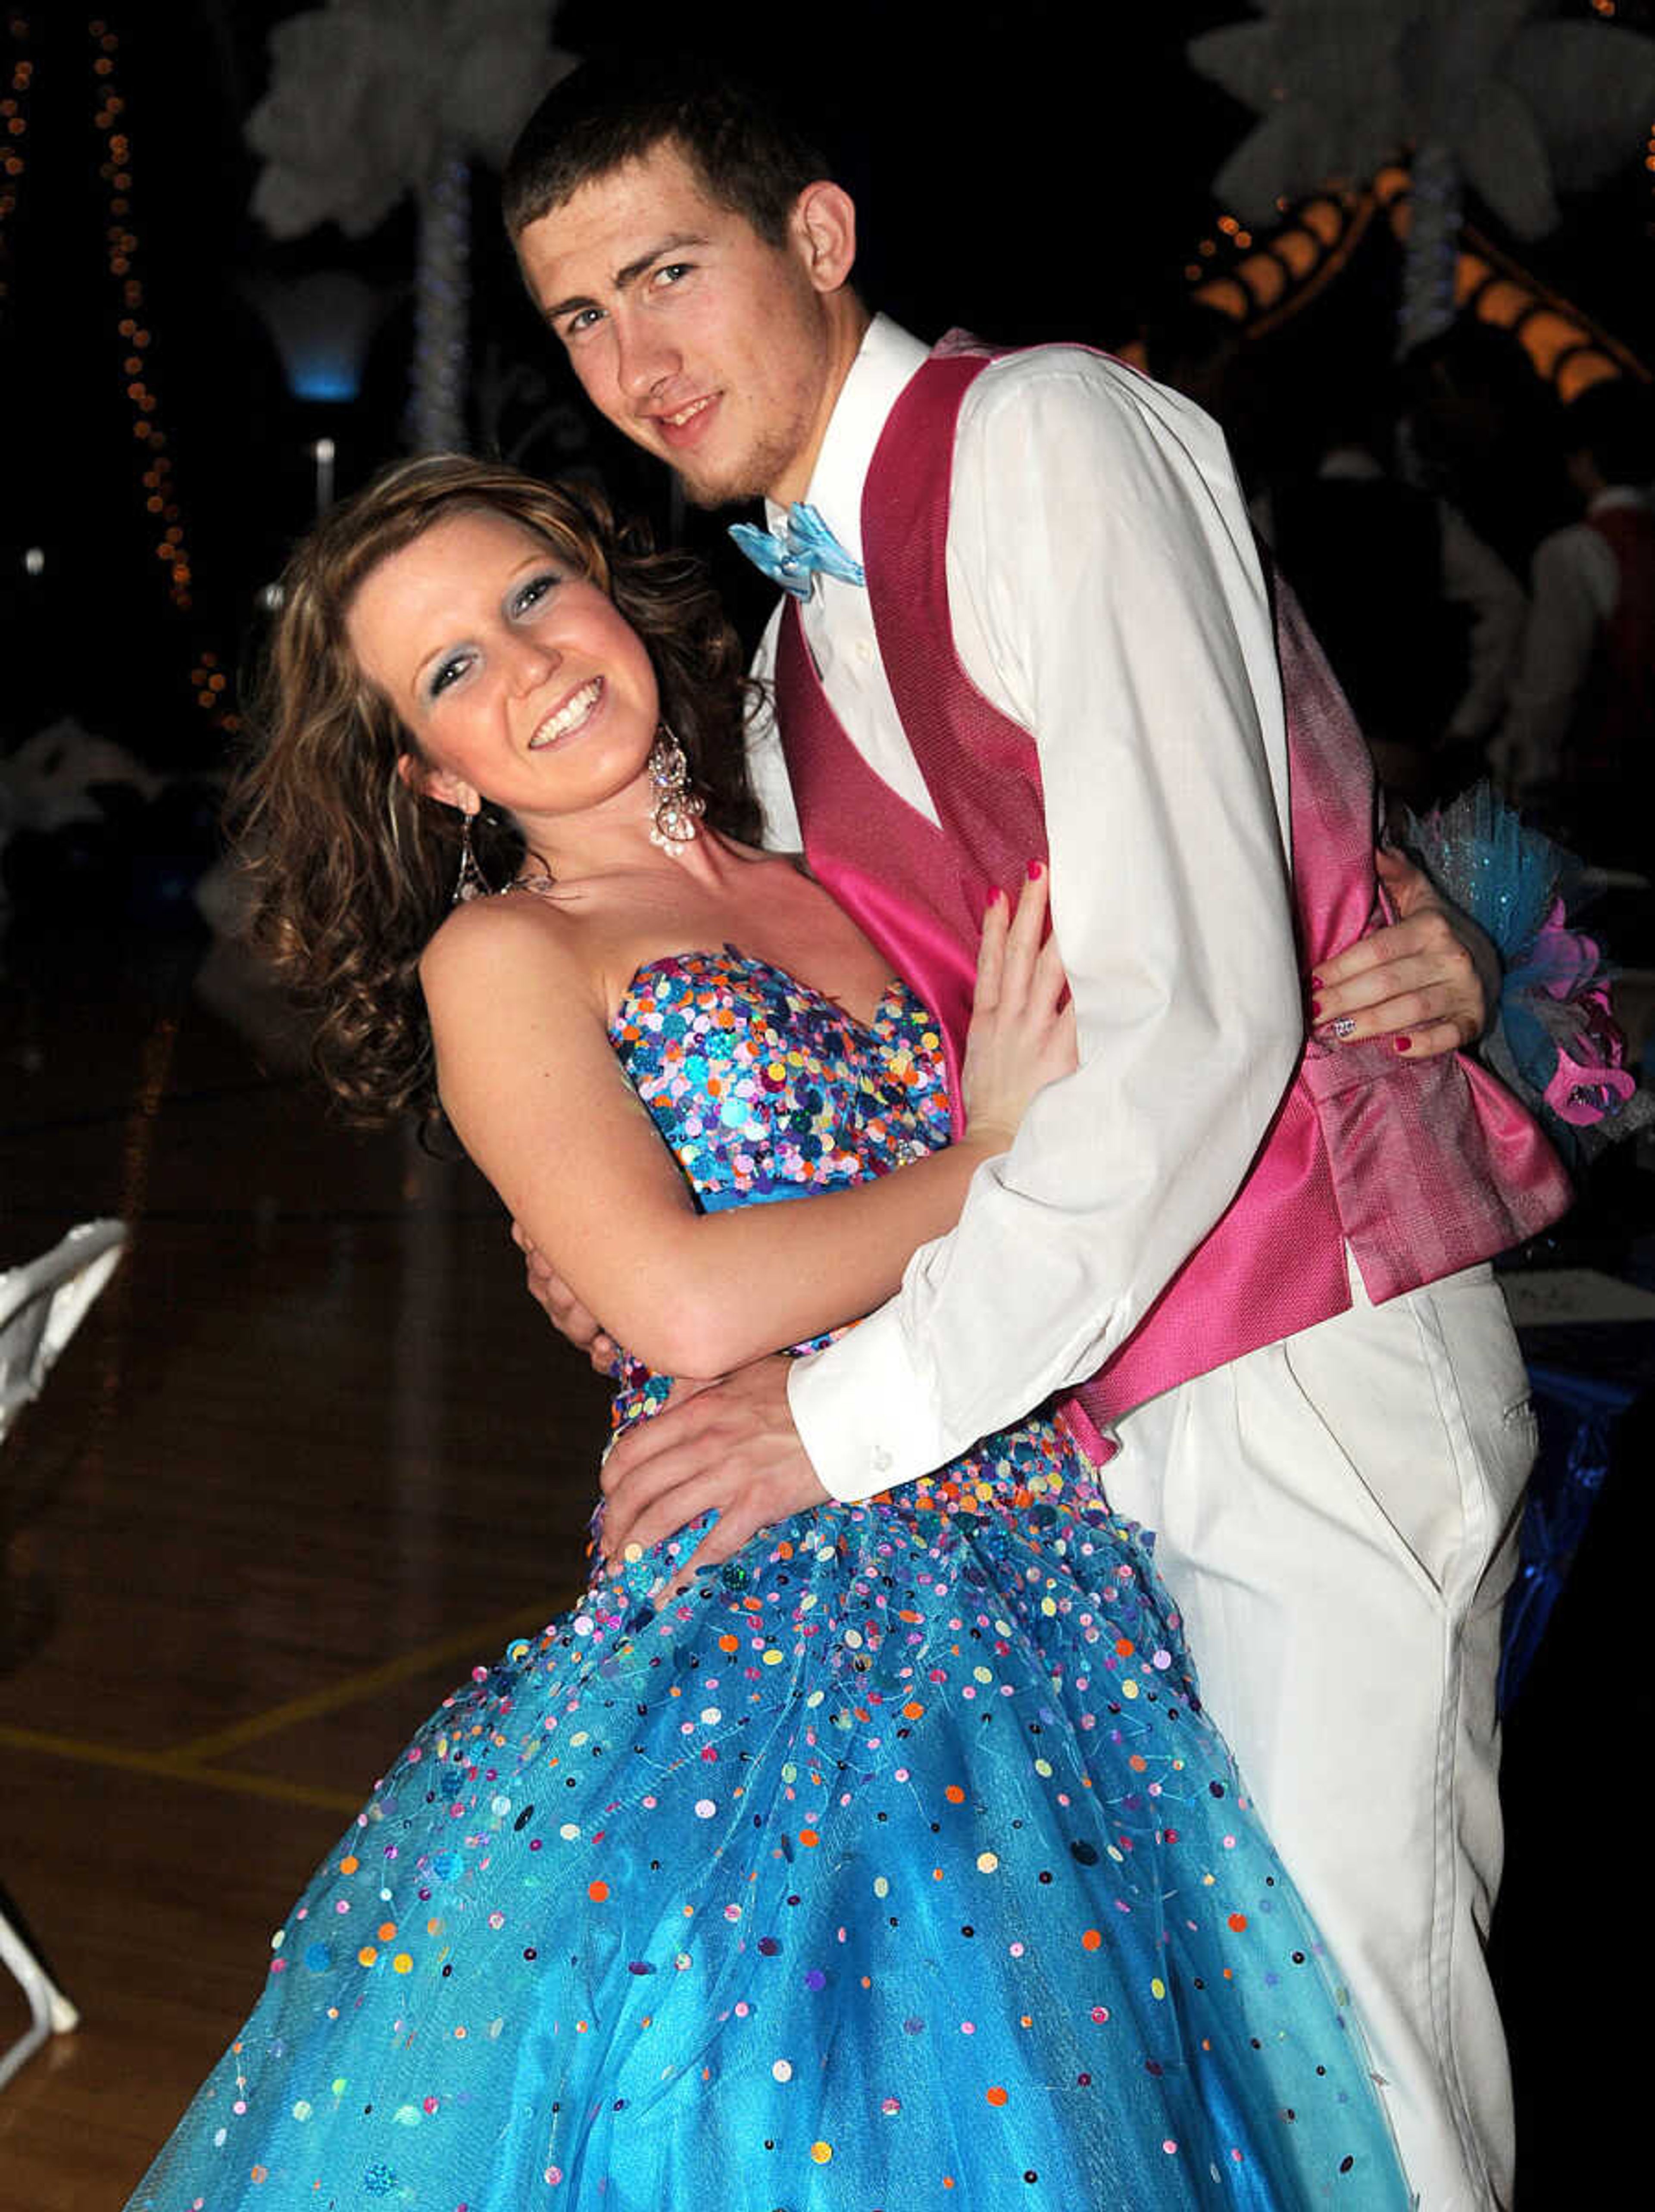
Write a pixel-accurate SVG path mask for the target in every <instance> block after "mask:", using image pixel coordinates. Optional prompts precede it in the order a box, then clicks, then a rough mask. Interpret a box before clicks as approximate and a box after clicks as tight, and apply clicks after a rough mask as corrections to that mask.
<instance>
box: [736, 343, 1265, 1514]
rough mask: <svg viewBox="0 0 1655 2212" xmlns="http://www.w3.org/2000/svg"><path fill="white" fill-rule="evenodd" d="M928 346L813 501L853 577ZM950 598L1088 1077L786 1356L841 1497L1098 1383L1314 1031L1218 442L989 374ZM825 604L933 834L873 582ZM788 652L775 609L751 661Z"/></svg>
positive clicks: (1136, 381) (808, 619)
mask: <svg viewBox="0 0 1655 2212" xmlns="http://www.w3.org/2000/svg"><path fill="white" fill-rule="evenodd" d="M924 356H925V349H924V347H923V346H921V345H919V344H918V343H917V342H916V341H915V340H914V339H912V338H911V337H908V336H907V335H906V333H904V332H903V331H900V330H898V329H897V328H896V327H895V325H893V324H891V323H889V322H888V321H886V320H885V319H882V318H881V319H876V320H875V322H874V323H873V325H871V327H870V330H869V332H868V335H867V337H866V339H865V341H864V345H863V347H862V349H861V352H860V354H859V355H858V359H857V361H856V362H855V364H854V365H853V367H852V370H851V373H850V375H849V377H848V378H847V380H846V384H845V386H844V389H843V391H842V392H841V393H840V399H839V402H838V404H837V406H836V408H835V410H834V416H833V419H832V422H830V424H829V426H828V430H827V437H826V439H825V441H824V443H823V447H822V450H821V455H820V457H819V459H818V462H817V465H816V469H815V475H814V476H813V477H812V479H811V483H810V487H809V494H808V496H809V501H810V502H811V503H812V504H813V505H814V506H815V507H817V508H819V509H820V511H821V514H822V515H823V517H824V519H825V520H826V521H827V524H828V526H829V527H830V528H831V529H832V530H833V531H834V534H835V535H836V536H837V537H838V538H839V539H840V543H841V544H843V545H844V546H845V547H846V550H848V551H850V552H851V553H852V554H853V555H854V556H856V557H858V559H860V558H861V557H862V550H863V549H862V532H861V502H862V492H863V485H864V478H865V477H866V473H867V470H868V465H869V463H870V459H871V458H872V455H873V451H874V447H875V446H876V443H877V441H878V438H879V435H880V433H881V431H882V428H883V427H884V423H885V421H886V417H887V416H888V414H889V412H890V410H891V407H892V405H893V404H894V402H895V400H896V398H897V397H898V395H899V393H900V391H901V390H902V387H903V386H904V385H905V384H906V382H907V380H908V379H909V377H910V376H911V375H912V373H913V371H914V370H915V368H918V365H919V363H920V362H921V361H922V360H923V359H924ZM771 520H772V521H773V522H775V521H776V520H779V515H778V514H777V513H775V512H773V513H772V516H771ZM948 580H949V596H950V599H951V603H952V611H953V620H954V633H955V634H954V639H953V641H952V649H956V650H957V652H958V654H959V658H960V659H961V663H962V665H963V666H964V668H965V671H966V672H967V675H968V676H969V677H970V678H971V679H972V681H973V683H974V684H976V685H977V686H978V688H979V690H981V691H982V692H983V694H984V696H985V697H986V698H987V699H988V700H989V701H990V702H991V703H992V704H993V705H994V706H995V707H997V708H998V709H999V710H1000V711H1001V712H1002V713H1003V714H1006V715H1008V716H1009V718H1010V719H1011V720H1013V721H1015V722H1016V723H1018V724H1020V725H1021V726H1022V727H1023V728H1025V729H1027V730H1028V731H1029V732H1030V733H1031V734H1032V736H1033V737H1034V741H1035V743H1036V744H1037V746H1038V749H1039V753H1040V772H1041V777H1042V781H1043V786H1044V791H1045V799H1046V826H1047V832H1048V836H1049V840H1050V853H1051V860H1052V918H1053V926H1054V928H1055V931H1056V934H1057V938H1058V945H1059V946H1060V947H1061V950H1062V952H1063V956H1064V966H1065V968H1066V969H1067V971H1068V974H1069V977H1070V984H1071V987H1072V988H1073V992H1074V996H1075V1002H1076V1012H1077V1016H1078V1025H1079V1034H1080V1053H1081V1066H1080V1067H1079V1069H1078V1071H1077V1072H1076V1073H1075V1074H1074V1075H1072V1076H1070V1077H1069V1078H1067V1079H1065V1080H1064V1081H1063V1082H1062V1083H1059V1084H1055V1085H1052V1086H1051V1087H1050V1088H1049V1089H1048V1090H1047V1091H1045V1092H1043V1093H1042V1094H1041V1096H1040V1097H1039V1098H1038V1099H1037V1100H1036V1101H1035V1103H1034V1105H1033V1106H1032V1108H1031V1109H1030V1110H1029V1113H1028V1116H1027V1117H1026V1119H1025V1121H1024V1122H1023V1125H1022V1127H1021V1130H1020V1131H1019V1133H1018V1136H1017V1140H1016V1142H1015V1145H1014V1146H1013V1147H1012V1149H1011V1151H1010V1152H1009V1153H1007V1154H1005V1155H1004V1156H1003V1157H1002V1158H999V1159H997V1160H995V1161H992V1162H990V1163H988V1164H986V1165H985V1166H984V1167H983V1168H982V1169H980V1170H979V1172H978V1174H977V1176H976V1177H975V1179H974V1181H973V1185H972V1188H971V1192H970V1195H969V1198H968V1200H967V1206H966V1208H965V1212H964V1213H963V1215H962V1217H961V1221H960V1224H959V1225H958V1227H957V1228H956V1229H955V1230H954V1231H953V1232H952V1233H951V1234H950V1235H949V1236H947V1237H943V1238H941V1239H940V1240H938V1241H937V1242H936V1243H931V1244H929V1245H927V1246H925V1247H924V1249H921V1250H920V1251H919V1252H918V1253H917V1254H916V1255H914V1257H913V1259H912V1261H911V1262H910V1263H909V1266H908V1268H907V1270H906V1274H905V1277H904V1279H903V1284H902V1287H901V1290H900V1292H899V1294H898V1295H897V1296H896V1297H894V1298H893V1299H892V1300H891V1301H890V1302H889V1303H888V1304H886V1305H884V1306H882V1308H881V1309H880V1310H878V1311H877V1312H876V1313H875V1314H873V1315H871V1316H870V1317H869V1318H868V1319H867V1320H866V1321H864V1322H863V1323H862V1325H861V1326H860V1327H859V1328H856V1329H854V1330H853V1331H852V1332H851V1334H849V1335H847V1336H846V1337H845V1338H843V1339H842V1340H840V1342H839V1343H837V1344H836V1345H834V1346H832V1347H831V1348H830V1349H828V1350H827V1351H826V1352H820V1353H817V1354H815V1356H813V1357H811V1358H807V1359H802V1360H800V1361H798V1362H797V1363H796V1364H795V1366H794V1369H793V1371H792V1375H791V1381H790V1403H791V1410H792V1413H793V1416H794V1419H795V1421H796V1423H797V1427H798V1431H799V1433H800V1436H801V1437H802V1439H803V1443H804V1447H805V1449H806V1450H807V1452H808V1453H809V1456H810V1459H811V1461H812V1462H813V1464H814V1465H815V1468H816V1471H817V1473H818V1474H819V1475H820V1476H821V1480H822V1481H823V1483H824V1484H825V1485H826V1486H827V1489H828V1490H829V1491H830V1492H832V1493H833V1494H834V1496H836V1497H839V1498H860V1497H867V1496H870V1495H871V1494H872V1493H873V1492H876V1491H880V1490H884V1489H888V1488H889V1487H890V1486H893V1485H894V1484H895V1483H898V1482H900V1481H904V1480H908V1479H910V1478H912V1477H913V1476H916V1475H918V1474H924V1473H926V1472H929V1471H930V1470H931V1469H934V1468H938V1467H940V1466H942V1465H943V1463H944V1462H947V1461H948V1460H949V1459H950V1458H952V1457H953V1456H954V1455H955V1454H956V1453H958V1452H960V1451H961V1450H962V1449H965V1447H966V1446H967V1445H968V1444H969V1443H972V1442H973V1441H974V1440H975V1439H976V1438H977V1437H979V1436H982V1435H984V1434H985V1433H987V1432H988V1431H991V1430H994V1429H997V1428H1000V1427H1003V1426H1005V1425H1009V1423H1011V1422H1013V1421H1015V1420H1016V1419H1020V1418H1021V1416H1022V1415H1024V1414H1025V1413H1028V1412H1029V1411H1031V1410H1032V1409H1033V1408H1034V1407H1036V1406H1038V1405H1039V1404H1040V1402H1041V1401H1042V1400H1044V1399H1045V1398H1046V1396H1048V1395H1050V1393H1052V1391H1053V1390H1056V1389H1061V1388H1063V1387H1064V1386H1066V1385H1069V1384H1072V1383H1078V1382H1081V1381H1082V1380H1084V1379H1085V1378H1086V1377H1087V1376H1089V1375H1090V1374H1092V1373H1093V1372H1094V1370H1095V1369H1096V1368H1097V1367H1098V1366H1099V1365H1100V1364H1101V1363H1102V1361H1103V1360H1104V1359H1105V1358H1106V1357H1107V1356H1108V1354H1109V1353H1110V1352H1112V1351H1113V1350H1114V1349H1115V1348H1116V1347H1117V1346H1119V1345H1120V1344H1121V1343H1122V1342H1123V1341H1124V1340H1125V1338H1126V1337H1127V1336H1128V1335H1130V1334H1131V1331H1132V1329H1133V1328H1135V1327H1136V1325H1137V1322H1139V1321H1140V1320H1141V1319H1142V1318H1143V1314H1144V1312H1145V1310H1146V1309H1147V1308H1148V1307H1149V1304H1151V1302H1152V1301H1153V1300H1154V1298H1155V1296H1156V1294H1157V1293H1158V1292H1159V1291H1160V1290H1161V1287H1162V1285H1164V1284H1165V1283H1166V1282H1167V1279H1168V1278H1169V1277H1170V1276H1171V1275H1172V1274H1173V1272H1174V1271H1175V1270H1176V1268H1177V1267H1179V1264H1180V1263H1181V1262H1182V1261H1183V1260H1184V1259H1185V1257H1186V1255H1188V1254H1189V1253H1190V1252H1191V1250H1192V1249H1194V1247H1195V1246H1196V1245H1197V1243H1199V1242H1200V1241H1201V1239H1202V1237H1203V1236H1204V1235H1205V1234H1206V1232H1207V1231H1208V1230H1209V1228H1210V1227H1211V1226H1212V1225H1213V1223H1214V1222H1215V1220H1216V1219H1217V1218H1218V1216H1219V1215H1220V1214H1221V1213H1222V1212H1223V1210H1224V1208H1225V1206H1227V1205H1228V1202H1229V1200H1230V1199H1231V1198H1232V1197H1233V1195H1234V1193H1235V1191H1236V1189H1237V1188H1238V1186H1239V1185H1240V1182H1241V1180H1242V1177H1243V1176H1244V1175H1245V1174H1246V1170H1247V1167H1248V1165H1249V1164H1250V1162H1251V1160H1252V1157H1253V1154H1254V1152H1256V1151H1257V1149H1258V1145H1259V1142H1260V1140H1261V1139H1262V1138H1263V1136H1264V1133H1265V1131H1266V1129H1267V1128H1268V1127H1269V1124H1270V1119H1271V1117H1272V1115H1273V1114H1274V1113H1275V1110H1276V1106H1277V1104H1278V1103H1279V1102H1280V1100H1281V1097H1282V1093H1283V1091H1284V1090H1285V1088H1286V1086H1287V1085H1288V1081H1289V1080H1290V1079H1291V1077H1292V1074H1293V1071H1294V1066H1295V1064H1296V1060H1297V1057H1298V1054H1299V1050H1300V1043H1301V1042H1302V1036H1303V1006H1302V997H1301V985H1300V978H1299V975H1298V973H1297V962H1296V958H1295V954H1294V934H1293V919H1292V914H1291V908H1290V902H1289V890H1288V858H1287V855H1288V779H1287V748H1286V737H1285V731H1284V726H1283V717H1282V698H1281V685H1280V679H1279V677H1278V674H1277V669H1276V653H1275V645H1274V637H1273V631H1272V624H1271V617H1270V608H1269V605H1268V602H1267V599H1266V597H1265V593H1264V585H1263V581H1262V579H1261V576H1260V574H1259V569H1258V561H1257V557H1256V555H1255V552H1254V550H1253V543H1252V533H1251V531H1250V528H1249V526H1248V520H1247V515H1246V507H1245V506H1244V503H1243V501H1242V496H1241V494H1240V489H1239V487H1238V485H1237V483H1236V481H1235V477H1234V472H1233V471H1232V469H1231V466H1230V462H1229V459H1228V453H1226V450H1225V447H1224V442H1223V439H1222V434H1221V433H1220V432H1219V430H1218V429H1217V428H1216V426H1215V424H1214V423H1213V422H1211V421H1209V418H1208V417H1207V416H1205V415H1203V413H1201V411H1200V410H1198V409H1197V408H1196V407H1195V406H1193V405H1192V404H1191V403H1190V402H1189V401H1187V400H1185V399H1184V398H1181V397H1180V396H1179V395H1178V394H1177V393H1175V392H1170V391H1167V390H1165V389H1164V388H1162V387H1161V386H1158V385H1155V384H1153V383H1151V382H1149V380H1147V379H1146V378H1143V377H1142V376H1139V375H1137V374H1134V373H1133V372H1132V371H1131V370H1130V369H1128V368H1125V367H1123V366H1121V365H1120V364H1118V363H1116V362H1111V361H1108V360H1105V359H1101V358H1099V357H1097V356H1092V355H1088V354H1086V353H1084V352H1082V351H1080V350H1079V349H1071V348H1067V347H1052V348H1046V349H1042V350H1040V352H1038V353H1036V354H1033V355H1022V356H1012V357H1009V358H1008V359H1007V360H1005V361H1003V362H997V363H995V364H994V365H993V366H991V367H990V368H987V369H986V370H985V372H984V373H983V374H982V375H980V376H979V378H978V380H977V381H976V383H975V384H974V385H973V387H972V389H971V391H970V392H969V394H968V395H967V398H966V401H965V404H964V406H963V408H962V410H961V417H960V423H959V430H958V436H957V442H956V446H955V463H954V485H953V501H952V506H951V509H950V513H949V538H948ZM801 612H802V615H803V624H804V632H805V636H806V639H807V641H808V642H809V647H810V650H811V652H812V653H813V655H814V656H815V662H816V665H817V667H818V669H819V671H820V672H821V678H822V682H823V684H824V686H825V689H826V690H827V697H828V699H829V701H830V702H831V704H832V705H833V707H834V711H835V712H836V713H837V714H838V716H839V718H840V721H841V723H842V724H843V725H844V726H845V729H846V732H847V734H848V735H849V737H850V738H851V739H852V742H853V743H854V744H856V745H857V747H858V750H859V751H860V752H861V753H862V755H863V756H864V758H865V759H866V760H867V762H868V763H869V765H870V767H871V768H873V769H874V770H875V771H876V773H877V774H878V775H881V776H882V778H883V779H884V780H885V781H886V782H887V783H888V784H889V785H890V786H891V787H893V788H894V790H895V791H897V792H899V793H900V794H901V795H902V797H903V798H905V799H907V800H909V801H910V802H911V803H912V805H915V806H917V807H918V809H919V810H920V811H921V812H923V813H924V814H925V815H927V816H928V817H930V818H931V820H933V821H935V820H936V818H937V817H936V811H935V809H934V808H933V807H932V805H931V802H930V799H929V797H928V795H927V793H926V790H925V787H924V781H923V779H922V777H921V775H920V772H919V769H918V763H917V762H916V760H915V759H914V757H913V754H912V750H911V749H910V747H909V745H908V742H907V739H906V737H905V735H904V733H903V731H902V728H901V725H900V721H899V720H898V717H897V713H896V708H895V704H894V700H893V698H892V696H891V690H890V685H889V682H888V678H887V677H886V673H885V670H884V666H883V664H882V660H881V658H880V653H879V647H878V641H877V639H876V635H875V632H874V626H873V620H872V615H871V611H870V605H869V597H868V593H867V592H865V591H864V590H863V589H861V588H860V587H859V586H853V585H847V584H843V583H840V582H837V581H834V580H831V579H827V578H823V577H821V576H818V577H817V579H816V580H815V590H814V592H813V593H812V596H811V598H810V599H809V600H808V601H806V602H803V603H802V606H801ZM777 620H779V613H778V617H777ZM775 641H776V627H775V622H773V623H772V624H771V627H770V629H768V630H767V633H766V635H765V638H764V641H763V642H762V644H761V647H760V652H759V656H758V661H757V664H756V672H758V673H759V674H761V675H768V674H769V673H770V672H771V671H772V670H773V665H774V654H775ZM950 649H951V648H950V645H949V641H947V640H941V641H939V642H938V651H939V652H940V653H947V652H949V650H950ZM753 769H754V774H755V781H756V782H757V784H758V787H759V793H760V797H761V801H762V803H763V805H764V808H765V812H766V818H767V831H768V835H769V838H770V842H772V843H773V844H776V845H779V846H783V847H789V848H797V846H798V845H799V843H800V842H801V840H800V837H799V833H798V826H797V814H796V812H795V811H794V808H793V805H792V800H791V793H790V791H789V789H788V786H787V780H786V769H785V763H784V761H783V759H782V756H781V751H780V747H779V741H778V739H777V738H776V737H775V734H774V732H773V731H768V732H767V731H760V732H757V733H755V738H754V740H753ZM1282 1258H1283V1264H1284V1265H1290V1264H1291V1256H1290V1255H1285V1254H1284V1255H1282Z"/></svg>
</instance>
